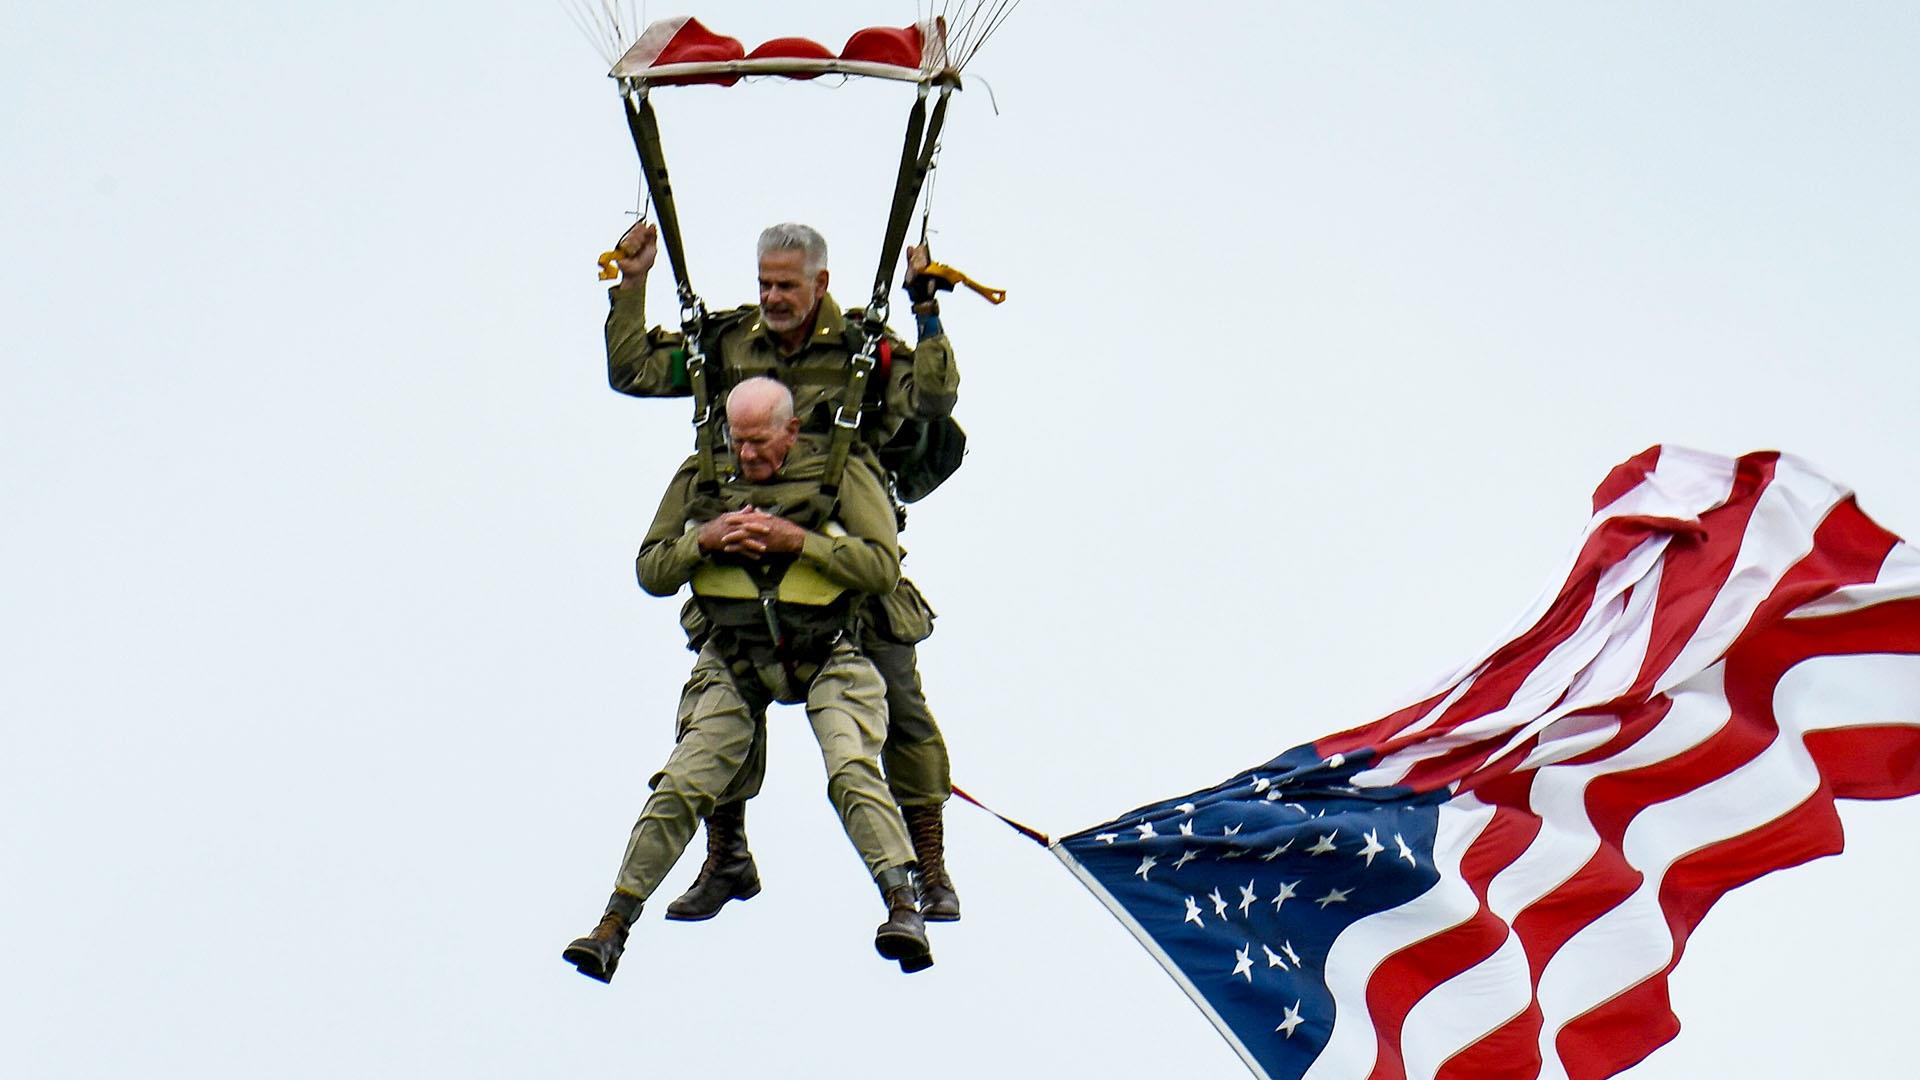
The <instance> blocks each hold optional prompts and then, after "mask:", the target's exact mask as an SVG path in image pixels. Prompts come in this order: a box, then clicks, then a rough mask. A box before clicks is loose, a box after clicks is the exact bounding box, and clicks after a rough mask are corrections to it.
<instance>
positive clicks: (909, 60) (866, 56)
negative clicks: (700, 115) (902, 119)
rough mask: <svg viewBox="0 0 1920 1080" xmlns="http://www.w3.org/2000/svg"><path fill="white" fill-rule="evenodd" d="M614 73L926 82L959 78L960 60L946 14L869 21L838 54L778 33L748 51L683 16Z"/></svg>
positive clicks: (664, 22) (654, 28)
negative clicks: (950, 47) (950, 44)
mask: <svg viewBox="0 0 1920 1080" xmlns="http://www.w3.org/2000/svg"><path fill="white" fill-rule="evenodd" d="M607 74H608V75H610V76H612V77H613V78H616V79H631V80H634V81H636V82H641V83H646V84H650V85H655V86H686V85H691V84H695V83H717V84H719V85H722V86H731V85H733V84H734V83H736V82H739V81H740V80H741V79H742V78H744V77H747V76H754V75H774V76H780V77H783V78H788V79H811V78H814V77H816V76H819V75H864V76H870V77H872V78H879V79H898V80H900V81H902V82H916V83H924V82H940V81H948V82H957V80H958V78H959V74H960V65H959V64H957V63H955V62H954V60H953V58H952V57H950V56H949V55H948V52H947V38H946V27H945V25H944V21H943V20H940V19H929V20H926V21H924V22H920V23H916V24H915V25H913V26H904V27H884V26H876V27H869V28H867V29H865V30H860V31H857V32H855V33H854V35H853V36H852V37H850V38H848V39H847V43H846V45H844V46H842V47H841V49H840V51H839V52H838V53H835V52H834V51H833V50H831V49H829V48H827V47H826V46H824V45H822V44H820V43H819V42H817V41H813V40H810V39H808V38H800V37H781V38H774V39H773V40H771V41H767V42H764V43H762V44H760V45H757V46H755V47H754V48H753V49H752V50H751V51H749V50H748V49H747V48H746V46H744V45H742V44H741V43H740V40H739V39H738V38H730V37H727V36H725V35H722V34H716V33H714V32H713V31H711V30H709V29H707V28H706V27H705V26H702V25H701V24H700V20H698V19H695V18H691V17H687V16H682V17H679V18H673V19H661V20H659V21H657V22H655V23H653V24H652V25H651V26H648V27H647V29H646V31H645V32H644V33H642V34H641V35H640V37H639V39H638V40H636V41H635V42H634V43H633V46H632V47H631V48H629V49H628V50H627V51H626V53H625V54H624V55H622V56H621V57H620V59H619V60H618V61H617V62H615V63H614V65H613V70H612V71H609V72H608V73H607Z"/></svg>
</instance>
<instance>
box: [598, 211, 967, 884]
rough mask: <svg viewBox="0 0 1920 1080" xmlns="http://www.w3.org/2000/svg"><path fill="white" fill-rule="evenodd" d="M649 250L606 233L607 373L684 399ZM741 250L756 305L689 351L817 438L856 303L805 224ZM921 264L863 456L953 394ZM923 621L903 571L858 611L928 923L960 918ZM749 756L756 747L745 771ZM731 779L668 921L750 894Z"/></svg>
mask: <svg viewBox="0 0 1920 1080" xmlns="http://www.w3.org/2000/svg"><path fill="white" fill-rule="evenodd" d="M658 252H659V244H658V235H657V234H656V232H655V230H654V227H653V226H652V225H649V224H646V223H644V222H643V223H640V224H637V225H635V226H634V227H633V228H631V229H629V230H628V231H627V234H626V235H625V236H623V237H621V238H620V243H619V245H618V247H617V249H616V253H617V255H618V256H619V258H618V266H619V267H620V271H621V279H620V281H619V283H618V284H616V285H615V286H614V287H613V288H612V289H611V290H609V293H608V295H609V298H610V300H611V302H612V310H611V311H610V312H609V314H608V316H607V326H606V340H607V380H608V382H609V383H610V384H611V385H612V386H613V388H614V389H615V390H618V391H620V392H621V393H623V394H630V395H633V396H635V397H684V396H687V395H688V394H690V393H691V386H690V383H689V380H688V378H687V372H686V362H685V346H686V342H685V339H684V338H683V336H682V335H681V334H680V333H679V332H677V331H670V330H667V329H664V328H660V327H655V328H652V329H649V328H648V327H647V320H646V278H647V273H648V271H649V270H651V269H652V267H653V264H654V262H655V259H656V257H657V255H658ZM755 256H756V259H757V264H758V274H759V282H760V302H759V303H758V304H753V305H746V306H744V307H739V308H734V309H731V310H729V311H721V312H716V313H714V314H712V315H710V316H709V317H708V329H707V332H706V333H705V334H704V335H703V345H704V347H705V352H706V355H707V356H708V358H709V364H710V365H711V367H710V370H711V371H712V374H711V375H710V376H709V382H710V383H712V384H714V386H713V391H712V392H713V393H714V394H715V396H716V398H718V397H720V396H722V395H724V394H725V393H726V392H727V390H728V389H729V388H731V387H733V386H737V385H739V384H740V383H741V382H743V381H745V380H747V379H749V378H753V377H756V376H769V377H772V378H774V379H777V380H779V381H780V382H781V383H784V384H785V385H786V386H787V387H789V388H790V389H791V390H792V392H793V397H794V409H795V413H796V415H797V416H798V417H799V418H800V421H801V430H802V432H803V440H815V441H818V442H822V443H823V442H824V440H825V439H826V438H827V437H828V435H829V434H830V432H831V430H832V422H833V417H834V413H835V411H836V410H837V409H838V408H839V406H840V404H841V400H842V398H843V397H844V394H845V390H846V384H847V368H848V365H849V363H850V361H851V358H852V356H853V354H854V352H855V351H856V350H857V349H858V348H859V347H860V345H861V341H862V338H861V334H860V331H859V315H860V313H859V310H858V309H854V310H853V311H850V312H843V311H842V310H841V308H840V306H839V305H838V304H837V303H835V302H834V299H833V297H832V296H831V295H829V294H828V293H827V284H828V281H829V279H830V274H829V272H828V268H827V242H826V240H825V238H824V237H822V236H821V235H820V233H819V232H818V231H816V230H814V229H812V228H810V227H808V226H806V225H801V224H796V223H792V222H788V223H784V224H780V225H774V226H771V227H769V228H767V229H766V230H764V231H763V232H761V234H760V238H759V242H758V244H757V245H756V249H755ZM928 262H929V257H928V253H927V250H926V248H925V247H924V246H920V247H912V248H909V249H908V250H907V278H908V292H909V294H911V295H913V296H914V298H915V300H916V303H915V304H914V305H913V312H914V320H915V325H916V329H917V331H918V333H917V338H918V342H917V344H915V345H914V346H913V347H912V348H908V347H907V345H906V344H905V342H903V341H901V340H900V339H899V338H898V337H897V336H895V335H894V334H893V333H892V332H891V331H888V333H887V335H886V345H885V348H884V350H883V353H882V368H883V370H882V371H878V372H876V373H875V380H874V381H875V383H877V384H878V385H879V387H880V388H881V389H880V392H879V394H878V399H877V401H873V400H871V399H872V398H873V397H874V395H873V394H871V393H870V394H869V398H870V403H869V407H867V408H866V409H865V410H864V412H863V417H862V424H861V431H860V446H859V447H858V448H857V453H858V455H859V456H861V457H862V458H864V459H866V460H868V461H869V462H873V463H875V464H877V458H876V457H875V453H876V451H878V450H879V449H880V448H881V447H883V446H885V445H886V444H887V442H888V441H889V440H891V439H893V438H894V436H895V435H896V434H898V433H899V431H900V429H901V428H902V426H903V425H905V424H906V423H907V421H909V420H912V419H916V418H923V419H931V418H939V417H944V416H947V415H949V414H951V413H952V411H953V407H954V403H955V401H956V400H957V399H958V396H959V388H960V372H959V369H958V367H956V366H955V363H954V358H953V350H952V347H951V345H950V344H949V342H948V340H947V336H946V333H945V331H944V329H943V328H942V326H941V324H940V311H939V303H938V301H937V300H934V299H931V296H932V293H931V291H930V290H926V289H920V290H916V289H915V288H914V287H913V285H914V282H915V279H918V278H920V277H921V274H922V271H924V270H925V268H926V267H927V265H928ZM923 297H924V299H923ZM693 614H694V613H693V612H692V611H691V609H690V610H689V615H690V616H691V615H693ZM688 629H689V632H690V634H691V635H692V636H693V638H694V639H695V640H694V644H695V647H696V648H697V647H698V645H699V639H700V637H701V636H702V633H703V631H702V629H701V628H700V627H699V626H698V625H697V620H695V623H694V624H693V625H690V626H689V628H688ZM932 629H933V626H932V610H931V609H930V608H929V607H928V606H927V604H926V601H925V600H924V599H923V598H922V597H921V596H920V593H919V591H918V589H916V588H915V587H914V585H913V583H912V582H911V581H908V580H906V579H904V578H903V579H902V580H901V584H900V587H899V588H898V589H896V590H895V591H894V592H893V593H892V594H891V595H889V596H887V597H884V598H878V599H876V600H874V601H873V602H871V603H870V604H869V605H868V611H867V612H866V614H865V617H864V618H863V621H862V635H861V636H862V643H861V644H862V650H863V651H864V652H865V653H866V655H867V656H868V657H869V658H870V659H872V661H873V662H874V664H875V665H876V666H877V667H878V668H879V669H880V673H881V675H882V677H883V678H884V679H885V681H886V688H887V704H888V713H889V723H888V730H887V743H886V752H885V755H884V760H885V763H886V771H887V782H888V786H889V788H890V790H891V791H892V793H893V796H894V798H895V800H896V801H897V802H898V803H899V804H900V807H901V811H902V813H903V814H904V815H905V817H906V822H907V825H908V828H909V831H910V832H911V834H912V839H913V847H914V854H915V859H916V862H917V865H918V869H919V875H918V880H917V884H918V887H919V892H920V900H921V904H922V907H923V910H924V912H925V914H926V916H927V918H928V919H930V920H933V921H951V920H954V919H958V918H959V917H960V900H959V896H958V895H957V894H956V893H955V891H954V888H953V882H952V880H951V879H950V878H949V877H948V875H947V871H946V862H945V837H944V828H943V821H942V816H941V812H942V808H943V806H944V804H945V802H946V800H947V796H948V794H949V792H950V791H951V782H950V778H949V774H948V770H949V765H948V757H947V747H946V741H945V739H944V738H943V737H942V735H941V733H940V729H939V727H938V725H937V724H936V723H935V722H934V718H933V713H932V710H930V709H929V708H928V707H927V702H926V696H925V694H924V693H923V692H922V689H921V683H920V676H919V671H918V663H917V657H916V655H915V650H914V646H915V644H916V643H917V642H919V641H920V640H922V639H924V638H925V637H926V636H927V635H928V634H930V633H931V632H932ZM759 760H760V758H759V755H757V754H756V755H755V757H754V759H753V761H752V762H750V763H749V769H750V770H751V767H752V765H754V764H757V763H758V762H759ZM743 780H744V781H745V782H744V783H743V784H742V785H740V786H739V788H738V789H737V791H738V792H739V797H736V798H730V799H729V800H727V801H725V802H722V803H721V804H720V805H718V806H716V807H715V808H714V810H713V812H712V814H711V815H710V816H709V817H708V819H707V822H706V825H707V859H706V862H705V863H704V864H703V865H702V866H701V869H700V874H699V877H698V878H697V879H696V880H695V881H694V884H693V886H692V887H691V888H689V889H688V890H687V892H686V894H685V895H683V896H681V897H680V898H679V899H678V900H676V901H674V903H673V904H672V905H670V906H669V907H668V909H667V912H668V917H669V918H675V919H705V918H711V917H712V916H713V915H715V914H717V913H718V912H719V910H720V909H721V907H722V906H724V905H725V904H726V903H727V902H728V901H729V900H733V899H745V898H747V897H751V896H753V895H755V894H756V893H758V892H759V891H760V879H759V874H758V871H757V869H756V867H755V866H754V863H753V856H752V854H751V852H750V851H749V850H748V848H747V841H746V824H745V822H746V810H745V805H746V799H747V798H750V797H751V796H752V795H753V794H754V793H755V792H757V791H758V790H759V783H758V777H757V776H749V777H744V778H743Z"/></svg>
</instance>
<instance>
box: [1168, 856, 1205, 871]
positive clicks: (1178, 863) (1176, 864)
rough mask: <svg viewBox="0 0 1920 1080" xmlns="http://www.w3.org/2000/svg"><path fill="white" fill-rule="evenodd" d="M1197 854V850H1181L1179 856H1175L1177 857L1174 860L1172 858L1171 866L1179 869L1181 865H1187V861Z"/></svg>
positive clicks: (1190, 860)
mask: <svg viewBox="0 0 1920 1080" xmlns="http://www.w3.org/2000/svg"><path fill="white" fill-rule="evenodd" d="M1198 854H1199V852H1196V851H1183V852H1181V853H1180V857H1179V858H1177V859H1175V860H1173V868H1174V869H1175V870H1178V869H1180V868H1181V867H1183V866H1185V865H1187V864H1188V863H1190V862H1192V861H1193V860H1194V857H1195V856H1197V855H1198Z"/></svg>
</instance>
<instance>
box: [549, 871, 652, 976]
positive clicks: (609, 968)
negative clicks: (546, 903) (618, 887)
mask: <svg viewBox="0 0 1920 1080" xmlns="http://www.w3.org/2000/svg"><path fill="white" fill-rule="evenodd" d="M640 906H641V901H640V898H639V897H637V896H632V895H630V894H628V893H623V892H615V893H614V894H613V898H612V899H610V900H608V901H607V913H606V914H605V915H602V916H600V925H598V926H596V927H594V928H593V929H592V930H590V931H588V932H587V936H586V937H583V938H575V939H573V943H572V944H570V945H568V946H567V947H566V950H565V951H563V952H562V953H561V954H560V956H561V957H562V958H563V959H564V960H566V962H567V963H569V964H572V965H573V966H574V967H577V968H579V969H580V974H582V975H585V976H586V977H587V978H589V979H599V980H600V981H601V982H612V981H613V972H614V969H615V968H618V967H619V966H620V954H621V953H622V952H623V951H625V950H626V947H627V931H628V930H631V929H632V928H633V923H634V920H635V919H638V918H639V917H640Z"/></svg>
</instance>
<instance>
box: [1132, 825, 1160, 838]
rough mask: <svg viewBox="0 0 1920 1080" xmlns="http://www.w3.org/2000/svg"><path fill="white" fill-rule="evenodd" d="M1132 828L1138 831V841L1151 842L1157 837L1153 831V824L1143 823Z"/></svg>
mask: <svg viewBox="0 0 1920 1080" xmlns="http://www.w3.org/2000/svg"><path fill="white" fill-rule="evenodd" d="M1134 828H1136V829H1139V830H1140V839H1142V840H1151V839H1153V838H1154V837H1155V836H1157V835H1159V834H1158V833H1156V832H1154V831H1153V822H1151V821H1143V822H1141V823H1140V824H1138V825H1135V826H1134Z"/></svg>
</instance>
